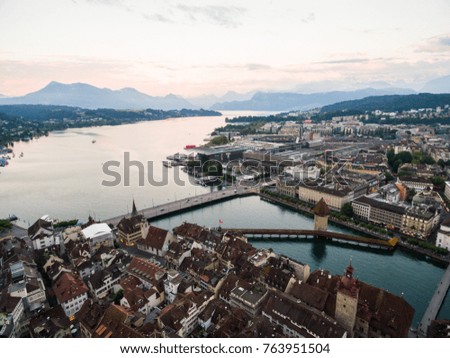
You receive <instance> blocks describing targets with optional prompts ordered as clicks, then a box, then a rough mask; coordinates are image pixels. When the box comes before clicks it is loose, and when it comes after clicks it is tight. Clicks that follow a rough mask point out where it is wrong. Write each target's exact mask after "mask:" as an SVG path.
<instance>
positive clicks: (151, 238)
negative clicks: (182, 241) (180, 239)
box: [137, 225, 176, 257]
mask: <svg viewBox="0 0 450 358" xmlns="http://www.w3.org/2000/svg"><path fill="white" fill-rule="evenodd" d="M174 241H176V238H175V236H174V235H172V233H171V232H169V231H167V230H164V229H161V228H159V227H156V226H152V225H150V226H149V227H148V231H147V236H145V238H143V239H140V240H139V241H137V248H138V249H139V250H142V251H145V252H149V253H151V254H153V255H156V256H160V257H162V256H165V255H166V253H167V251H168V250H169V245H170V244H171V243H172V242H174Z"/></svg>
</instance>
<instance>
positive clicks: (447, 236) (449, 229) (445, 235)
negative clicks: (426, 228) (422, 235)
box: [436, 219, 450, 251]
mask: <svg viewBox="0 0 450 358" xmlns="http://www.w3.org/2000/svg"><path fill="white" fill-rule="evenodd" d="M436 246H437V247H442V248H443V249H447V250H448V251H450V219H447V220H445V221H444V222H443V223H442V224H441V227H440V228H439V231H438V233H437V238H436Z"/></svg>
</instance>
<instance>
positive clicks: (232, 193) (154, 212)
mask: <svg viewBox="0 0 450 358" xmlns="http://www.w3.org/2000/svg"><path fill="white" fill-rule="evenodd" d="M257 193H258V190H257V189H255V188H246V187H238V188H228V189H224V190H218V191H214V192H211V193H206V194H200V195H197V196H194V197H190V198H184V199H180V200H176V201H172V202H169V203H167V204H161V205H156V206H154V207H151V208H146V209H143V210H139V214H141V215H142V216H144V218H146V219H148V220H151V219H155V218H160V217H162V216H167V215H171V214H174V213H177V212H181V211H187V210H191V209H195V208H197V207H201V206H205V205H209V204H212V203H216V202H220V201H224V200H229V199H233V198H237V197H243V196H248V195H256V194H257ZM125 216H126V215H119V216H116V217H113V218H110V219H106V220H105V222H107V223H108V224H112V225H114V226H117V224H118V223H119V221H120V220H122V219H123V218H124V217H125Z"/></svg>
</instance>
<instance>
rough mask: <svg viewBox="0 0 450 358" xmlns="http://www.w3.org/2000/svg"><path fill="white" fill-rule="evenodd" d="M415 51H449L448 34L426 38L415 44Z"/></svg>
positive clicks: (449, 37)
mask: <svg viewBox="0 0 450 358" xmlns="http://www.w3.org/2000/svg"><path fill="white" fill-rule="evenodd" d="M416 52H450V34H445V35H440V36H434V37H431V38H428V39H426V40H425V41H424V42H422V43H421V44H419V45H418V46H417V48H416Z"/></svg>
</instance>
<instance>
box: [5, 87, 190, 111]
mask: <svg viewBox="0 0 450 358" xmlns="http://www.w3.org/2000/svg"><path fill="white" fill-rule="evenodd" d="M0 104H44V105H66V106H74V107H82V108H90V109H96V108H112V109H146V108H152V109H162V110H173V109H183V108H186V109H196V108H197V107H196V106H194V105H192V104H191V103H190V102H188V101H187V100H185V99H184V98H183V97H180V96H176V95H173V94H170V95H167V96H165V97H153V96H149V95H147V94H145V93H142V92H139V91H138V90H136V89H134V88H131V87H126V88H122V89H120V90H112V89H109V88H99V87H95V86H93V85H90V84H87V83H81V82H77V83H70V84H65V83H61V82H57V81H51V82H50V83H49V84H48V85H47V86H45V87H44V88H41V89H40V90H38V91H36V92H32V93H29V94H27V95H25V96H22V97H12V98H1V99H0Z"/></svg>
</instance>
